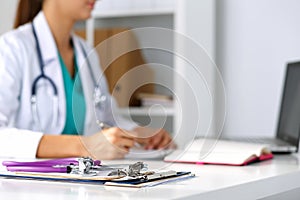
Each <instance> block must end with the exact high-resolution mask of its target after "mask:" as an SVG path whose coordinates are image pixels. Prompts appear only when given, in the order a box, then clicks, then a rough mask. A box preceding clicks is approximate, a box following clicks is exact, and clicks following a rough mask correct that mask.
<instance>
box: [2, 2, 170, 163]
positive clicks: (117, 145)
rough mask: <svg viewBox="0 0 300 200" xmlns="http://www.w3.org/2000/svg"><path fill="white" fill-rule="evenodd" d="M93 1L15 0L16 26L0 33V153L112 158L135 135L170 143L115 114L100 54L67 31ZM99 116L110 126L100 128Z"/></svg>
mask: <svg viewBox="0 0 300 200" xmlns="http://www.w3.org/2000/svg"><path fill="white" fill-rule="evenodd" d="M94 4H95V0H63V1H62V0H20V2H19V7H18V11H17V16H16V21H15V28H16V29H15V30H13V31H10V32H8V33H6V34H5V35H3V36H2V37H1V38H0V156H1V157H3V156H5V157H7V156H9V157H39V158H50V157H69V156H92V157H93V158H97V159H117V158H123V157H124V156H125V155H126V154H127V153H128V151H129V149H130V148H131V147H132V146H133V145H134V143H135V142H137V141H138V142H139V143H142V144H144V147H145V148H146V149H157V148H165V147H167V146H170V145H174V144H173V142H172V140H171V137H170V135H169V134H168V133H167V132H166V131H164V130H163V129H159V130H150V129H147V128H145V127H139V126H137V125H136V124H134V123H133V122H129V121H126V120H124V119H122V118H121V117H120V116H117V115H114V114H113V110H114V108H115V107H116V104H115V101H114V100H113V98H112V97H111V96H110V95H109V93H108V89H107V84H106V82H105V80H104V79H101V81H100V83H99V84H98V83H97V79H98V77H100V76H101V71H100V66H99V62H98V58H97V55H96V54H93V53H91V54H90V52H91V48H89V47H88V46H87V44H86V43H85V42H84V41H83V40H82V39H80V38H79V37H77V36H76V35H74V34H73V33H72V28H73V25H74V23H75V22H76V21H78V20H85V19H88V18H89V17H90V16H91V12H92V10H93V7H94ZM87 55H89V56H88V58H87ZM79 69H80V70H79ZM95 88H96V90H95ZM94 91H96V92H94ZM96 93H98V94H96ZM97 99H100V101H98V102H96V103H94V102H95V101H97ZM103 99H104V100H103ZM97 104H100V105H97ZM97 120H99V121H101V122H105V123H107V124H110V125H112V126H114V127H113V128H106V129H103V130H101V128H100V127H99V126H98V124H97V123H96V122H97ZM117 127H119V128H117ZM125 130H127V131H125Z"/></svg>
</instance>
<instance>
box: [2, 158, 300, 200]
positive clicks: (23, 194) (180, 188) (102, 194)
mask: <svg viewBox="0 0 300 200" xmlns="http://www.w3.org/2000/svg"><path fill="white" fill-rule="evenodd" d="M299 160H300V156H299V155H298V154H295V155H280V156H275V158H274V159H273V160H269V161H264V162H261V163H256V164H252V165H249V166H244V167H230V166H214V165H191V164H170V163H164V162H162V161H146V162H147V163H148V164H149V168H151V169H158V168H169V169H175V170H179V171H180V170H182V171H187V170H189V171H192V172H194V173H195V174H196V177H195V178H191V179H188V180H184V181H179V182H172V183H168V184H164V185H159V186H155V187H151V188H142V189H132V188H120V187H109V186H102V185H87V184H73V183H57V182H46V181H29V180H10V179H0V199H3V200H4V199H5V200H7V199H30V200H32V199H38V200H46V199H51V200H77V199H78V200H85V199H89V200H92V199H97V200H98V199H103V198H104V199H118V200H121V199H186V198H188V199H200V198H201V199H258V198H264V197H268V196H270V195H277V194H280V193H284V192H286V193H284V194H288V193H290V194H293V195H299V193H300V167H299V166H300V165H299ZM132 162H134V161H126V160H122V161H106V162H105V163H107V164H109V163H112V164H113V163H114V164H115V163H132ZM298 197H299V196H298Z"/></svg>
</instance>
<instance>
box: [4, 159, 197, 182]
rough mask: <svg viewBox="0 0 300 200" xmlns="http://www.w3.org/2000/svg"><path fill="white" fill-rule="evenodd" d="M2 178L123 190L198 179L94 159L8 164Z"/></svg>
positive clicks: (5, 162) (135, 165) (139, 164)
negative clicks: (82, 184) (92, 185)
mask: <svg viewBox="0 0 300 200" xmlns="http://www.w3.org/2000/svg"><path fill="white" fill-rule="evenodd" d="M2 164H3V166H5V167H6V168H7V172H2V173H0V177H2V178H12V179H27V180H40V181H59V182H74V183H88V184H100V185H107V186H122V187H134V188H140V187H151V186H156V185H159V184H163V183H167V182H171V181H178V180H183V179H187V178H191V177H194V174H192V173H191V172H176V171H173V170H169V171H158V172H155V171H149V170H148V169H147V165H146V164H145V163H143V162H136V163H134V164H130V165H117V166H116V165H111V166H109V165H101V162H100V161H99V160H93V159H91V158H63V159H53V160H43V161H34V162H16V161H4V162H3V163H2Z"/></svg>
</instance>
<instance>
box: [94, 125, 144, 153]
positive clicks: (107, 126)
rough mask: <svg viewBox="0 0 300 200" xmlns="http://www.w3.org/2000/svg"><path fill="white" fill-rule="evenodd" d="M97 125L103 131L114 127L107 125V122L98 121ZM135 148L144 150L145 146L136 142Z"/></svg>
mask: <svg viewBox="0 0 300 200" xmlns="http://www.w3.org/2000/svg"><path fill="white" fill-rule="evenodd" d="M96 123H97V124H98V125H99V126H100V128H101V129H102V130H104V129H108V128H111V127H112V126H110V125H109V124H106V123H105V122H101V121H99V120H97V121H96ZM134 146H135V147H137V148H143V146H142V145H141V144H140V143H138V142H134Z"/></svg>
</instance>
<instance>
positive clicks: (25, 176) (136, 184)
mask: <svg viewBox="0 0 300 200" xmlns="http://www.w3.org/2000/svg"><path fill="white" fill-rule="evenodd" d="M172 172H173V171H172ZM154 175H157V177H156V178H150V179H147V178H136V179H124V180H122V179H120V180H118V178H116V177H109V178H107V177H93V176H92V177H79V176H78V177H71V176H69V175H68V176H67V174H62V175H57V174H51V173H47V174H45V173H14V172H7V173H0V178H8V179H20V180H36V181H54V182H68V183H83V184H84V183H85V184H96V185H105V186H119V187H133V188H142V187H153V186H156V185H160V184H163V183H168V182H172V181H179V180H184V179H187V178H192V177H195V175H194V174H192V173H191V172H176V173H175V174H170V175H165V176H164V175H162V176H161V173H159V172H158V173H155V174H154Z"/></svg>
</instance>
